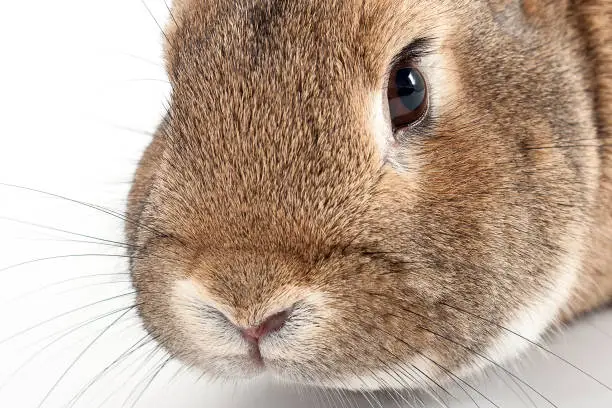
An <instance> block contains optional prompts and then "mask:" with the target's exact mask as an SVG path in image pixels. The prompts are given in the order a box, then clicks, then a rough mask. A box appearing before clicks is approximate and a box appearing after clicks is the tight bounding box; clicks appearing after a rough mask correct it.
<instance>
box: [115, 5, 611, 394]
mask: <svg viewBox="0 0 612 408" xmlns="http://www.w3.org/2000/svg"><path fill="white" fill-rule="evenodd" d="M610 11H611V7H610V4H609V2H606V1H605V0H600V1H587V0H585V1H569V2H566V1H546V2H544V1H542V2H538V1H525V2H517V1H506V0H504V1H502V0H500V1H490V2H488V1H464V0H461V1H450V0H448V1H443V0H435V1H431V2H427V4H425V2H417V1H411V0H405V1H398V0H365V1H363V2H359V1H354V0H338V1H299V2H297V1H290V0H284V1H283V0H235V1H225V0H223V1H221V0H182V1H180V2H178V3H177V4H176V5H175V7H174V8H173V17H174V20H175V21H176V24H174V21H173V22H171V25H170V26H169V29H168V31H167V35H168V38H169V43H168V44H167V46H166V48H167V53H166V56H167V67H168V74H169V77H170V80H171V82H172V86H173V96H172V100H171V104H170V109H169V112H168V116H167V118H166V120H165V121H164V122H163V123H162V125H161V126H160V128H159V131H158V132H157V134H156V136H155V138H154V140H153V142H152V143H151V145H150V146H149V148H148V149H147V151H146V152H145V154H144V156H143V159H142V161H141V163H140V166H139V168H138V171H137V173H136V176H135V179H134V185H133V189H132V192H131V194H130V199H129V208H128V215H129V219H130V220H132V221H133V222H128V225H127V234H128V238H129V241H130V242H131V243H132V244H133V245H134V246H135V249H134V250H133V251H132V260H131V266H132V274H133V280H134V284H135V286H136V289H137V290H138V292H139V299H140V302H141V304H140V313H141V316H142V318H143V320H144V322H145V325H146V327H147V329H148V330H149V332H150V333H151V334H152V335H154V336H156V337H157V339H158V341H160V342H161V343H162V344H163V345H164V346H165V347H166V348H167V349H168V350H169V351H170V352H171V353H173V354H174V355H175V356H176V357H177V358H180V359H182V360H184V361H185V362H186V363H187V364H193V365H196V366H198V367H200V368H201V369H203V370H204V371H205V372H207V373H209V374H211V375H221V376H228V377H235V376H237V375H241V374H246V375H249V373H250V371H249V370H250V369H249V368H248V367H249V361H248V359H247V357H246V354H245V352H244V350H242V354H245V355H242V354H240V353H241V352H239V351H240V350H237V351H236V353H237V354H236V353H229V352H228V353H229V354H222V353H220V352H217V351H215V350H217V348H218V347H221V346H223V344H225V343H224V341H225V340H223V341H222V340H219V339H217V337H215V336H217V335H219V336H230V337H231V338H232V340H231V341H232V342H233V341H234V340H233V338H234V337H232V336H233V334H232V333H231V331H232V328H231V325H229V324H228V323H227V322H226V323H219V324H221V325H222V324H226V325H227V326H223V328H222V329H220V328H218V327H217V326H215V325H213V324H212V323H211V322H212V321H213V320H211V319H213V317H211V318H210V319H208V318H206V319H205V318H202V322H201V324H202V326H201V327H199V326H198V325H197V324H196V325H193V326H191V325H186V324H185V323H184V322H185V320H184V318H185V317H184V313H191V312H189V310H190V308H191V309H193V308H198V307H201V306H202V305H204V304H206V305H209V306H210V305H213V306H214V308H216V309H217V310H218V311H221V312H222V313H223V314H224V315H225V318H226V319H227V320H228V321H231V322H232V323H233V324H234V325H236V326H245V327H246V326H249V325H255V324H258V323H259V322H261V321H262V320H263V319H264V318H265V317H266V316H268V315H270V314H271V313H274V312H276V311H278V310H279V309H281V310H282V309H283V308H286V307H290V306H292V305H294V304H295V305H298V309H299V310H298V312H296V313H297V315H296V316H298V317H299V319H297V320H296V321H295V322H293V323H291V324H290V325H289V328H288V329H287V331H286V332H279V334H278V335H277V337H274V338H275V339H277V340H275V341H276V343H274V344H273V345H271V346H270V348H269V350H270V354H269V355H266V354H265V353H264V358H265V359H266V358H267V361H266V364H267V366H268V367H269V369H270V370H272V371H273V372H274V373H275V374H276V375H278V376H279V377H283V378H290V379H293V380H295V381H301V382H309V383H315V384H328V385H334V386H340V387H344V386H346V387H347V388H360V387H361V388H371V387H372V386H371V385H366V384H363V385H362V386H360V385H359V384H358V385H355V384H354V383H351V384H349V382H350V381H351V378H353V377H364V376H371V374H372V373H374V372H380V370H383V371H384V370H388V371H392V372H393V370H394V367H395V366H396V365H398V364H406V363H407V362H410V361H414V360H415V359H420V360H422V361H424V363H423V362H422V363H421V364H422V368H420V369H422V370H425V371H426V372H427V373H429V374H431V375H432V376H434V377H435V378H437V379H438V380H440V381H444V380H445V373H444V369H442V368H441V367H445V369H450V370H456V369H465V368H466V367H468V366H471V365H478V364H480V365H482V361H481V359H479V358H478V357H477V356H475V354H474V353H475V352H479V353H488V352H489V351H490V348H491V347H492V346H494V345H495V342H496V339H497V338H499V337H500V336H501V335H503V334H507V333H505V331H504V329H502V328H500V326H498V325H496V324H495V323H498V324H499V325H504V326H509V325H512V324H513V322H514V320H515V319H516V318H517V317H518V316H521V315H523V314H524V313H526V312H528V313H531V314H533V315H534V316H532V317H533V318H536V319H537V318H538V315H537V313H539V312H538V310H540V309H538V305H539V304H540V303H537V304H536V302H539V301H540V300H541V299H542V298H548V297H550V299H557V298H556V296H557V291H560V290H561V289H560V288H561V287H562V282H563V281H565V277H564V275H563V273H564V272H562V271H561V270H562V269H563V268H571V267H572V265H573V263H572V262H573V261H575V262H576V265H575V268H577V269H576V270H571V271H570V272H571V274H576V273H578V272H577V271H578V270H579V271H580V277H579V279H578V281H577V283H574V284H573V286H572V288H571V292H572V293H573V296H572V298H571V299H569V300H568V299H567V297H561V298H559V300H558V301H557V303H555V304H554V305H553V306H554V310H553V312H555V313H554V315H556V317H558V318H560V319H561V318H564V319H568V318H570V317H571V316H572V315H573V314H575V313H579V312H581V311H584V310H587V309H592V308H593V307H596V306H598V305H601V304H604V303H605V302H607V301H608V300H609V299H610V297H611V296H612V255H611V254H612V251H611V250H610V248H611V246H612V240H611V236H610V234H611V233H612V213H611V212H610V208H612V193H611V191H612V190H611V189H610V185H611V182H610V177H611V172H612V164H611V162H610V161H611V160H612V159H611V154H610V149H609V148H603V147H601V146H600V145H601V144H605V143H608V142H610V140H609V139H610V129H611V124H610V118H611V117H612V116H611V112H610V110H611V109H612V103H611V101H610V98H611V97H612V92H611V79H610V73H611V69H612V64H611V63H610V55H611V52H610V49H609V48H610V45H609V44H610V43H611V42H610V28H609V27H610V24H609V23H608V22H607V21H609V20H606V18H608V19H609V15H610ZM429 36H433V37H436V42H434V45H433V46H432V48H433V50H432V52H433V54H436V55H439V56H440V58H441V61H442V64H444V71H442V72H444V73H445V77H446V78H447V82H446V83H444V84H443V86H438V85H440V84H439V83H438V82H436V78H429V80H430V81H429V86H430V87H435V86H438V89H437V90H438V91H444V92H446V94H445V95H447V96H448V98H445V100H442V101H441V102H440V103H439V104H438V105H437V106H433V108H432V116H431V117H430V118H429V119H428V120H426V121H424V122H423V124H422V125H419V127H418V128H415V129H412V130H409V131H407V132H404V133H403V134H402V137H401V138H399V139H398V140H397V141H396V142H394V143H393V144H392V145H390V146H389V148H390V151H391V153H390V154H392V155H394V158H396V159H397V161H396V162H394V163H395V164H392V163H391V162H389V161H388V160H387V156H386V154H383V153H382V152H381V151H380V149H379V146H378V145H377V144H376V142H375V140H374V139H375V136H374V134H373V130H372V127H371V124H370V119H369V118H370V117H371V109H372V108H373V98H372V96H373V95H375V94H376V92H377V91H378V90H380V89H384V86H385V81H386V78H385V74H386V72H387V70H388V69H389V64H390V63H391V60H392V59H393V57H394V56H395V55H396V54H397V52H399V51H400V50H401V49H402V48H403V47H404V46H405V45H407V44H408V43H410V42H411V41H412V40H414V39H415V38H418V37H429ZM424 71H425V74H426V75H427V71H426V70H424ZM435 91H436V89H434V92H435ZM383 102H384V101H383V100H381V101H380V103H381V104H382V103H383ZM582 255H584V256H582ZM566 264H567V265H566ZM179 280H188V281H190V282H192V283H193V284H194V285H195V286H196V287H197V288H198V290H199V292H198V293H199V295H198V296H199V298H198V299H199V300H198V299H196V300H193V299H192V300H190V301H189V302H188V303H189V304H182V303H180V302H179V304H178V306H177V303H176V299H175V298H176V294H175V292H173V290H174V289H173V288H174V286H175V285H176V283H177V282H178V281H179ZM595 288H596V289H597V290H595ZM182 301H185V299H182ZM200 301H201V304H200ZM544 303H545V302H544ZM458 308H460V309H462V310H465V311H468V312H469V313H466V312H462V311H460V310H459V309H458ZM207 310H208V309H207ZM207 313H208V312H207ZM207 316H208V315H207ZM474 316H481V317H485V318H486V320H483V319H482V318H478V317H474ZM217 317H218V316H217ZM217 317H214V319H216V318H217ZM214 321H215V322H217V320H214ZM554 322H555V316H552V318H551V319H550V322H549V323H550V324H553V323H554ZM215 324H216V323H215ZM213 326H214V327H213ZM228 333H229V334H228ZM538 334H540V333H538ZM200 337H202V338H204V339H207V340H206V341H209V342H210V348H208V347H205V346H203V345H202V344H200V343H198V341H199V340H198V341H196V339H199V338H200ZM220 338H221V337H220ZM222 338H223V339H225V338H226V337H222ZM298 340H299V341H298ZM236 341H237V340H236ZM279 342H280V343H279ZM228 344H229V341H228ZM231 344H234V343H231ZM459 344H461V345H459ZM266 350H268V349H266ZM266 350H264V351H266ZM266 352H267V351H266ZM508 354H511V351H510V352H509V353H508V352H507V351H505V354H504V356H501V357H499V358H503V357H505V356H507V355H508ZM499 358H497V357H496V359H499ZM432 362H433V363H432ZM414 364H417V363H414ZM417 366H419V365H418V364H417ZM425 366H429V368H424V367H425ZM245 367H247V368H245ZM419 367H421V366H419ZM396 375H397V376H398V377H400V378H399V379H398V380H397V382H395V381H393V380H390V379H388V378H387V379H386V380H383V379H380V378H378V386H379V387H385V386H389V387H398V386H402V385H406V384H407V382H409V381H408V378H407V377H408V374H402V373H401V372H396ZM446 377H448V376H446ZM400 380H402V381H400ZM385 381H386V383H385ZM412 385H413V384H412Z"/></svg>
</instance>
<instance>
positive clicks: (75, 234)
mask: <svg viewBox="0 0 612 408" xmlns="http://www.w3.org/2000/svg"><path fill="white" fill-rule="evenodd" d="M0 220H5V221H11V222H15V223H19V224H23V225H28V226H31V227H36V228H42V229H46V230H49V231H55V232H61V233H64V234H69V235H74V236H78V237H82V238H89V239H93V240H96V241H100V242H106V243H109V244H116V245H118V246H122V247H129V246H133V245H130V244H127V243H125V242H120V241H113V240H110V239H105V238H98V237H94V236H92V235H86V234H80V233H78V232H72V231H67V230H64V229H61V228H55V227H50V226H48V225H42V224H37V223H34V222H29V221H23V220H19V219H17V218H11V217H3V216H0Z"/></svg>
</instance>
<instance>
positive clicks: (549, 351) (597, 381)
mask: <svg viewBox="0 0 612 408" xmlns="http://www.w3.org/2000/svg"><path fill="white" fill-rule="evenodd" d="M440 304H441V305H443V306H446V307H448V308H451V309H454V310H457V311H459V312H462V313H465V314H467V315H470V316H472V317H475V318H477V319H479V320H482V321H484V322H486V323H489V324H492V325H494V326H496V327H498V328H500V329H502V330H504V331H505V332H507V333H511V334H512V335H515V336H517V337H519V338H521V339H523V340H525V341H526V342H528V343H529V344H531V345H533V346H535V347H537V348H538V349H540V350H542V351H544V352H545V353H547V354H549V355H551V356H554V357H556V358H557V359H559V360H560V361H562V362H564V363H565V364H567V365H568V366H570V367H572V368H574V369H576V370H577V371H578V372H580V373H582V374H583V375H585V376H587V377H588V378H590V379H591V380H593V381H595V382H596V383H598V384H599V385H601V386H602V387H604V388H606V389H607V390H608V391H612V387H610V386H609V385H607V384H605V383H604V382H602V381H600V380H598V379H597V378H595V377H594V376H593V375H591V374H589V373H588V372H586V371H585V370H583V369H581V368H579V367H578V366H576V364H574V363H572V362H570V361H569V360H567V359H565V358H564V357H562V356H560V355H559V354H557V353H555V352H553V351H552V350H549V349H548V348H546V347H544V346H543V345H542V344H540V343H538V342H536V341H533V340H531V339H529V338H527V337H525V336H523V335H521V334H520V333H517V332H515V331H513V330H510V329H508V328H507V327H504V326H502V325H500V324H498V323H495V322H494V321H492V320H489V319H487V318H485V317H482V316H479V315H477V314H475V313H471V312H469V311H467V310H464V309H462V308H460V307H457V306H452V305H449V304H448V303H444V302H441V303H440Z"/></svg>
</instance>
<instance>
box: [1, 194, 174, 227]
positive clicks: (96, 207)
mask: <svg viewBox="0 0 612 408" xmlns="http://www.w3.org/2000/svg"><path fill="white" fill-rule="evenodd" d="M0 186H3V187H8V188H14V189H18V190H24V191H30V192H33V193H38V194H42V195H46V196H49V197H54V198H59V199H61V200H65V201H68V202H71V203H74V204H79V205H82V206H85V207H87V208H91V209H93V210H96V211H100V212H102V213H104V214H108V215H111V216H113V217H116V218H118V219H120V220H123V221H125V222H127V223H129V224H133V225H137V226H139V227H142V228H145V229H147V230H148V231H149V232H152V233H154V234H156V235H157V236H160V237H166V235H165V234H163V233H161V232H159V231H156V230H155V229H153V228H151V227H149V226H147V225H144V224H142V223H140V222H138V221H135V220H132V219H130V218H129V217H127V216H125V215H123V214H121V213H119V212H117V211H114V210H111V209H108V208H105V207H102V206H99V205H95V204H90V203H86V202H84V201H79V200H76V199H73V198H69V197H65V196H62V195H59V194H54V193H50V192H48V191H43V190H38V189H35V188H31V187H25V186H19V185H16V184H9V183H2V182H0Z"/></svg>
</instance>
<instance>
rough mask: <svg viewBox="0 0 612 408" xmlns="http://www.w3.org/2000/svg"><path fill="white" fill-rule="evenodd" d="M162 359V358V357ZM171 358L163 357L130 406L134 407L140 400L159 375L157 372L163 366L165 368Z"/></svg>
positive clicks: (160, 370)
mask: <svg viewBox="0 0 612 408" xmlns="http://www.w3.org/2000/svg"><path fill="white" fill-rule="evenodd" d="M162 359H163V358H162ZM171 360H172V357H171V356H169V357H165V361H163V362H162V363H161V365H160V366H159V368H157V369H156V370H155V372H154V373H153V375H152V376H151V377H150V379H149V381H147V383H146V384H145V386H144V388H143V389H142V391H140V393H139V394H138V396H137V397H136V399H135V400H134V403H133V404H132V408H135V407H136V405H137V404H138V401H140V399H141V398H142V396H143V395H144V394H145V392H147V390H148V389H149V387H150V386H151V384H153V381H155V379H156V378H157V377H158V376H159V374H160V373H161V372H162V371H163V369H164V368H166V366H167V365H168V363H169V362H170V361H171Z"/></svg>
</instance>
